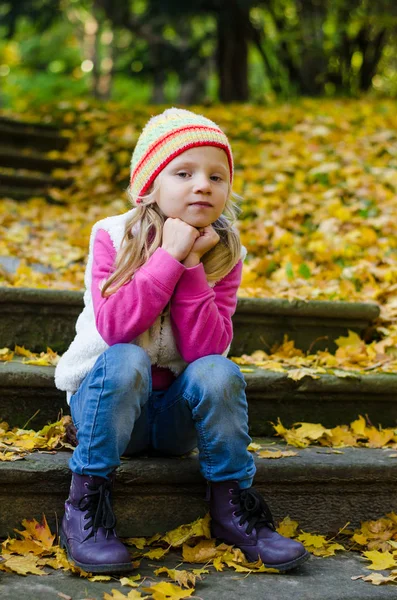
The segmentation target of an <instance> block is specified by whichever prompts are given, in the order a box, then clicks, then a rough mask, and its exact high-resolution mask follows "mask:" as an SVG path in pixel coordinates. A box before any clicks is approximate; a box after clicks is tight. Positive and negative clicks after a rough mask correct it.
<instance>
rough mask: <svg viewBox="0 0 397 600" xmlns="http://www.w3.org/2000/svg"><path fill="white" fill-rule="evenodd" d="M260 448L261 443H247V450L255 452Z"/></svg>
mask: <svg viewBox="0 0 397 600" xmlns="http://www.w3.org/2000/svg"><path fill="white" fill-rule="evenodd" d="M261 448H262V446H261V444H256V443H255V442H251V444H248V446H247V450H248V452H257V450H260V449H261Z"/></svg>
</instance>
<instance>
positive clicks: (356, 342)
mask: <svg viewBox="0 0 397 600" xmlns="http://www.w3.org/2000/svg"><path fill="white" fill-rule="evenodd" d="M362 343H363V342H362V339H361V338H360V336H359V335H358V334H357V333H355V332H354V331H351V330H350V329H349V335H348V336H347V337H344V336H341V337H338V338H337V339H336V340H335V344H337V346H339V348H345V347H346V346H357V347H360V346H361V345H362Z"/></svg>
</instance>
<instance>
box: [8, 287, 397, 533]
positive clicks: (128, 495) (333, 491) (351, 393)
mask: <svg viewBox="0 0 397 600" xmlns="http://www.w3.org/2000/svg"><path fill="white" fill-rule="evenodd" d="M81 308H82V294H81V293H80V292H64V291H54V290H33V289H22V288H20V289H11V288H0V348H1V347H4V346H8V347H11V348H13V347H14V344H18V345H25V347H27V348H29V349H30V350H35V351H41V350H45V349H46V347H47V345H48V346H50V347H51V348H52V349H53V350H57V351H58V352H60V353H62V352H63V351H64V350H65V349H66V348H67V347H68V345H69V343H70V341H71V339H72V338H73V335H74V323H75V320H76V317H77V315H78V314H79V312H80V310H81ZM378 315H379V307H378V306H377V305H375V304H370V303H346V302H320V301H318V302H302V301H295V302H291V303H290V302H288V301H286V300H272V299H269V300H258V299H240V300H239V303H238V308H237V311H236V314H235V316H234V318H233V320H234V330H235V335H234V341H233V345H232V348H231V352H230V355H235V356H237V355H241V354H242V353H251V352H252V351H254V350H256V349H263V348H265V349H269V348H270V347H271V346H272V345H273V344H274V343H275V342H282V341H283V338H284V335H285V334H288V336H289V339H294V340H295V342H296V346H297V347H300V348H301V349H303V350H308V349H309V348H311V349H312V351H317V350H318V349H326V348H328V349H329V350H331V351H333V350H335V348H336V344H335V339H336V338H338V337H339V336H341V335H343V336H345V335H347V334H348V331H349V330H351V331H355V332H357V333H359V334H360V335H361V336H362V337H363V338H364V339H370V336H371V331H372V328H373V323H374V320H375V319H376V318H377V316H378ZM53 374H54V369H53V368H51V367H33V366H27V365H23V364H22V363H21V362H18V361H17V360H15V361H12V362H10V363H2V364H0V421H2V420H6V421H8V422H9V423H10V424H11V425H17V426H23V425H24V424H25V423H26V422H27V421H28V420H29V419H31V417H32V416H33V415H35V413H36V412H37V411H39V412H38V413H37V414H36V416H35V417H34V418H33V419H32V420H31V422H30V426H31V427H33V428H34V429H38V428H40V427H41V426H43V425H44V424H45V423H46V422H49V421H54V420H56V419H57V417H58V415H59V414H60V412H61V411H63V413H64V414H65V413H68V407H67V405H66V402H65V394H64V393H63V392H59V391H58V390H56V388H55V387H54V381H53ZM244 375H245V377H246V381H247V397H248V403H249V419H250V432H251V435H252V436H253V438H254V440H255V441H259V442H261V443H263V444H265V443H272V444H274V445H273V446H272V448H278V447H281V444H279V443H276V442H277V438H271V439H269V436H271V435H272V433H273V428H272V426H271V424H270V421H273V422H276V421H277V418H278V417H280V419H281V421H282V422H283V424H284V425H285V426H291V425H292V424H293V423H294V422H297V421H311V422H321V423H322V424H323V425H325V426H328V427H332V426H335V425H338V424H342V423H349V422H350V421H352V420H353V419H355V418H357V416H358V415H359V414H362V415H365V414H367V415H368V417H369V418H370V420H371V422H372V423H373V424H375V425H377V424H378V423H380V424H382V426H383V427H386V426H395V425H396V410H395V399H396V394H397V374H375V373H368V374H366V375H360V376H353V377H347V378H338V377H336V376H333V375H322V376H321V377H320V378H319V379H312V378H309V377H305V378H303V379H301V380H300V381H294V380H292V379H289V378H288V377H287V375H286V374H285V373H278V372H271V371H265V370H263V369H259V368H258V369H257V368H254V369H253V370H252V371H250V372H247V373H245V374H244ZM296 450H297V452H298V456H295V457H290V458H284V459H281V460H265V459H259V458H256V465H257V475H256V478H255V486H256V487H257V488H258V489H259V490H260V491H261V492H262V493H263V494H264V496H265V498H266V500H267V501H268V502H269V504H270V507H271V508H272V511H273V513H274V516H275V519H276V521H277V520H281V519H282V518H283V517H284V516H286V515H287V514H288V515H290V516H291V518H294V519H296V520H298V521H299V524H300V526H301V527H302V528H304V529H306V530H310V531H312V532H313V531H318V532H322V533H333V532H336V531H337V530H338V529H339V528H340V527H342V526H344V525H345V524H346V523H347V522H348V521H349V522H350V523H351V525H352V526H353V525H354V526H355V525H359V523H360V521H362V520H366V519H369V518H380V517H381V516H382V515H384V514H385V513H387V512H390V511H392V510H394V511H397V493H396V492H397V462H396V460H393V459H391V458H389V457H390V454H391V452H390V451H385V450H382V449H369V448H344V449H343V450H342V451H341V452H340V453H334V452H333V450H332V448H331V449H330V448H319V447H311V448H307V449H296ZM69 457H70V452H69V451H62V452H58V453H56V454H54V455H52V454H46V453H34V454H31V455H29V456H28V457H27V458H26V459H24V460H21V461H17V462H9V463H7V462H2V463H0V537H3V536H5V535H7V534H9V533H11V532H12V530H13V528H14V527H18V526H19V524H20V522H21V520H22V519H23V518H26V517H30V518H31V517H36V518H40V516H41V514H42V513H43V512H44V513H45V514H46V516H47V519H48V520H49V522H50V523H51V524H52V526H54V525H55V515H58V519H59V518H60V516H61V514H62V511H63V502H64V499H65V497H66V495H67V491H68V486H69V479H70V475H69V471H68V459H69ZM115 496H116V502H115V508H116V514H117V517H118V522H119V531H120V533H121V535H123V536H136V535H151V534H152V533H154V532H156V531H165V530H167V529H170V528H172V527H176V526H178V525H180V524H181V523H186V522H189V521H191V520H194V519H195V518H197V516H199V515H204V514H205V512H206V510H207V504H206V503H205V501H204V496H205V481H204V479H203V478H202V476H201V475H200V473H199V468H198V457H197V454H194V453H193V454H191V455H189V456H187V457H184V458H163V457H150V456H142V457H139V458H134V459H132V460H131V459H130V460H123V462H122V465H121V467H120V469H119V471H118V477H117V486H116V494H115Z"/></svg>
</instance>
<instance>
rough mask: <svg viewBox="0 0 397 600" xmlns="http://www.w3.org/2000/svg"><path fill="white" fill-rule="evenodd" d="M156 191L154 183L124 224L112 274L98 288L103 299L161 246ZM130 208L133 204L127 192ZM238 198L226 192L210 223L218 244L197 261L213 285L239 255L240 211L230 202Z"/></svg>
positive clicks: (233, 264)
mask: <svg viewBox="0 0 397 600" xmlns="http://www.w3.org/2000/svg"><path fill="white" fill-rule="evenodd" d="M157 189H158V180H157V181H155V182H154V186H153V189H152V191H151V192H150V193H149V194H146V195H145V196H141V197H140V202H139V204H138V206H137V208H136V211H134V214H133V215H132V216H131V218H130V219H128V221H127V222H126V224H125V232H124V236H123V239H122V241H121V245H120V249H119V251H118V253H117V256H116V260H115V264H114V270H113V273H112V274H111V275H110V277H109V278H108V279H107V280H106V281H105V282H104V283H103V285H102V289H101V292H102V296H103V297H104V298H106V297H108V296H110V295H111V294H114V293H115V292H117V290H118V289H119V288H120V287H122V286H123V285H124V284H125V283H127V281H130V280H131V279H132V277H133V276H134V273H135V271H137V270H138V269H139V268H140V267H141V266H142V265H144V264H145V263H146V262H147V261H148V260H149V258H150V257H151V256H152V254H153V253H154V252H155V251H156V250H157V248H159V247H160V246H161V241H162V233H163V225H164V222H165V219H166V216H165V215H164V214H163V213H162V211H161V210H160V208H159V207H158V205H157V203H156V202H153V196H154V195H155V194H156V192H157ZM127 194H128V196H129V198H130V201H131V202H132V204H134V203H135V202H136V200H137V198H135V197H134V196H133V194H132V193H131V191H130V188H128V189H127ZM237 199H240V197H239V196H238V195H237V194H235V193H233V192H231V191H230V190H229V194H228V198H227V201H226V204H225V208H224V210H223V213H222V214H221V216H220V217H219V219H217V220H216V221H215V222H214V223H212V226H213V228H214V229H215V231H216V232H217V234H218V235H219V237H220V240H219V242H218V243H217V244H216V246H214V248H212V249H211V250H209V251H208V252H207V253H206V254H204V256H203V257H202V259H201V262H202V263H203V265H204V270H205V273H206V275H207V280H208V281H209V282H216V281H219V280H220V279H222V278H223V277H225V276H226V275H227V274H228V273H229V271H231V269H232V268H233V267H234V266H235V265H236V264H237V262H238V261H239V259H240V254H241V242H240V237H239V234H238V231H237V229H236V228H235V227H234V224H235V222H236V221H237V218H238V215H239V214H240V212H241V209H240V208H239V207H238V206H237V204H236V203H235V202H234V201H233V200H237Z"/></svg>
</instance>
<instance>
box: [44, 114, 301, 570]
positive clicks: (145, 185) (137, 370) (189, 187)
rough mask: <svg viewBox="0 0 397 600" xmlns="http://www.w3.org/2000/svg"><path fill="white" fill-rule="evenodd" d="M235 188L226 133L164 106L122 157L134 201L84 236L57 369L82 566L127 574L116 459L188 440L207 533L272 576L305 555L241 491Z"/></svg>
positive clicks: (243, 449)
mask: <svg viewBox="0 0 397 600" xmlns="http://www.w3.org/2000/svg"><path fill="white" fill-rule="evenodd" d="M232 181H233V158H232V152H231V148H230V145H229V142H228V139H227V137H226V135H225V134H224V133H223V131H222V130H221V129H220V128H219V127H218V126H217V125H216V124H215V123H213V122H212V121H210V120H209V119H207V118H205V117H203V116H201V115H197V114H194V113H192V112H190V111H187V110H182V109H175V108H172V109H168V110H166V111H165V112H163V113H162V114H160V115H158V116H156V117H153V118H152V119H151V120H150V121H149V122H148V123H147V125H146V126H145V128H144V129H143V131H142V133H141V135H140V137H139V139H138V143H137V145H136V148H135V150H134V153H133V156H132V161H131V180H130V186H129V193H130V196H131V198H132V200H133V201H134V202H135V204H136V207H135V208H133V209H132V210H130V211H128V212H126V213H124V214H121V215H117V216H114V217H109V218H106V219H103V220H101V221H99V222H98V223H96V224H95V225H94V227H93V229H92V234H91V239H90V247H89V256H88V263H87V267H86V273H85V285H86V290H85V294H84V304H85V307H84V310H83V312H82V313H81V314H80V316H79V318H78V320H77V323H76V332H77V333H76V337H75V339H74V341H73V342H72V344H71V345H70V347H69V349H68V350H67V352H66V353H65V354H64V355H63V356H62V358H61V359H60V361H59V363H58V365H57V368H56V373H55V382H56V386H57V387H58V388H59V389H61V390H65V391H67V399H68V402H69V403H70V408H71V414H72V418H73V422H74V424H75V426H76V428H77V438H78V446H77V447H76V449H75V451H74V453H73V456H72V458H71V459H70V468H71V470H72V483H71V488H70V493H69V498H68V500H67V501H66V504H65V516H64V517H63V521H62V527H61V531H60V537H61V544H62V545H63V546H64V547H65V548H66V550H67V553H68V556H69V558H70V559H71V560H72V561H74V563H75V564H77V565H78V566H80V567H81V568H83V569H85V570H86V571H90V572H93V573H112V572H121V571H128V570H131V560H130V556H129V553H128V551H127V549H126V548H125V547H124V545H123V544H122V543H121V541H120V540H119V539H118V537H117V535H116V533H115V523H116V521H115V517H114V514H113V510H112V498H111V491H112V483H113V479H114V471H115V469H116V468H117V467H118V465H119V464H120V457H121V455H134V454H137V453H139V452H142V451H144V450H151V451H155V452H157V453H159V454H162V455H173V456H178V455H182V454H185V453H187V452H189V451H190V450H193V448H195V447H196V446H197V447H198V449H199V465H200V472H201V473H202V475H203V477H204V478H205V479H206V480H207V482H208V487H207V500H209V506H210V514H211V527H212V534H213V536H214V537H216V538H218V539H220V540H223V541H225V542H226V543H228V544H234V545H235V546H237V547H239V548H241V550H242V551H243V552H244V553H245V555H246V556H247V558H248V560H250V561H256V560H257V559H258V557H260V558H261V559H262V561H263V562H264V564H265V565H266V566H269V567H275V568H277V569H279V570H280V571H287V570H289V569H292V568H294V567H296V566H298V565H300V564H301V563H302V562H304V561H305V560H306V559H307V558H309V554H308V552H307V551H306V550H305V548H304V547H303V545H302V544H300V543H299V542H297V541H294V540H291V539H288V538H285V537H283V536H281V535H279V534H278V533H277V532H276V531H275V526H274V522H273V518H272V515H271V513H270V510H269V508H268V506H267V505H266V503H265V502H264V500H263V498H262V497H261V496H260V494H259V493H258V492H257V491H256V490H255V489H254V488H252V487H251V486H252V481H253V477H254V475H255V465H254V460H253V458H252V455H251V454H250V452H248V451H247V446H248V444H249V443H250V441H251V438H250V437H249V435H248V411H247V401H246V396H245V381H244V378H243V376H242V374H241V373H240V370H239V368H238V367H237V365H236V364H234V363H233V362H232V361H230V360H228V359H227V358H226V356H227V353H228V350H229V347H230V343H231V340H232V335H233V329H232V320H231V318H232V315H233V314H234V312H235V309H236V304H237V290H238V287H239V284H240V281H241V271H242V260H243V259H244V257H245V249H243V248H242V246H241V243H240V240H239V236H238V233H237V230H236V229H235V228H234V226H233V223H234V222H235V220H236V207H235V206H234V204H233V202H232V200H231V187H232Z"/></svg>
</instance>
